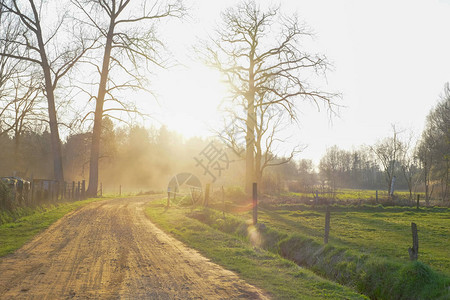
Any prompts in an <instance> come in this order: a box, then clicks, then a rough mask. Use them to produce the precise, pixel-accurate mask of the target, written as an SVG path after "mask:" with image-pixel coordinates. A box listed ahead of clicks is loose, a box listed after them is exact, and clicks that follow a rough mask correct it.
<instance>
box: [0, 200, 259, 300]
mask: <svg viewBox="0 0 450 300" xmlns="http://www.w3.org/2000/svg"><path fill="white" fill-rule="evenodd" d="M149 200H150V198H148V197H147V198H130V199H114V200H108V201H102V202H96V203H92V204H90V205H88V206H86V207H84V208H82V209H80V210H78V211H76V212H73V213H71V214H68V215H66V216H65V217H64V218H62V219H61V220H59V221H58V222H56V223H55V224H53V225H52V226H51V227H50V228H49V229H48V230H46V231H45V232H43V233H41V234H40V235H39V236H37V237H36V238H35V239H34V240H33V241H31V242H30V243H28V244H26V245H25V246H24V247H22V248H21V249H19V250H18V251H16V253H14V254H12V255H9V256H7V257H5V258H3V259H2V260H1V262H0V299H264V298H265V296H264V294H263V293H262V292H261V291H259V290H258V289H256V288H255V287H253V286H250V285H248V284H247V283H245V282H244V281H242V280H240V279H239V278H238V277H237V276H236V274H234V273H232V272H230V271H227V270H224V269H223V268H221V267H219V266H218V265H216V264H213V263H212V262H210V261H208V260H207V259H206V258H204V257H202V256H201V255H200V254H199V253H198V252H196V251H194V250H192V249H189V248H187V247H186V246H184V245H183V244H182V243H180V242H179V241H177V240H176V239H174V238H172V237H170V236H168V235H167V234H165V233H164V232H162V231H161V230H159V229H158V228H157V227H156V226H155V225H154V224H153V223H151V222H150V221H149V220H148V219H147V218H146V217H145V215H144V211H143V209H144V205H145V203H146V202H147V201H149Z"/></svg>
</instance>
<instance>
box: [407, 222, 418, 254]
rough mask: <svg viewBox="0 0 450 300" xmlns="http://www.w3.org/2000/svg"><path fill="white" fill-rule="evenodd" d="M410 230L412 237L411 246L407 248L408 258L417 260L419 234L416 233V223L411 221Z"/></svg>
mask: <svg viewBox="0 0 450 300" xmlns="http://www.w3.org/2000/svg"><path fill="white" fill-rule="evenodd" d="M411 231H412V238H413V246H412V248H408V252H409V259H410V260H417V258H418V257H419V236H418V235H417V225H416V223H411Z"/></svg>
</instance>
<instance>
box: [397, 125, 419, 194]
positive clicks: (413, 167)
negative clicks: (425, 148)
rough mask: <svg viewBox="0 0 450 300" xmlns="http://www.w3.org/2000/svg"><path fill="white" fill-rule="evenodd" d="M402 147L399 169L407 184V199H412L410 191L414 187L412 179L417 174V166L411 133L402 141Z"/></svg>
mask: <svg viewBox="0 0 450 300" xmlns="http://www.w3.org/2000/svg"><path fill="white" fill-rule="evenodd" d="M402 144H403V147H402V149H401V153H400V160H399V161H400V169H401V172H402V175H403V177H404V178H405V181H406V183H407V185H408V190H409V200H412V198H413V196H412V191H413V188H414V179H415V177H416V176H415V175H416V174H417V171H418V168H417V164H416V159H415V153H414V149H413V147H412V144H413V135H412V134H410V135H409V136H408V137H407V139H405V140H404V141H403V143H402Z"/></svg>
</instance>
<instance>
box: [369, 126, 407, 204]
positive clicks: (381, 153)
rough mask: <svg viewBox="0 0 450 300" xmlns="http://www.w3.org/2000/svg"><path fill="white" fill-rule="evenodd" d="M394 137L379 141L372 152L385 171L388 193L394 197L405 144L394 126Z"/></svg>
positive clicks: (372, 148)
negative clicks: (394, 186)
mask: <svg viewBox="0 0 450 300" xmlns="http://www.w3.org/2000/svg"><path fill="white" fill-rule="evenodd" d="M392 131H393V135H392V137H389V138H385V139H383V140H381V141H378V143H377V144H375V146H373V147H371V150H372V151H373V153H374V154H375V155H376V157H377V160H378V162H379V163H380V165H381V166H382V168H383V170H384V175H385V180H386V184H387V191H388V194H389V195H391V196H392V195H393V189H392V187H393V186H392V184H393V183H394V181H395V178H396V174H397V169H398V165H399V160H400V159H401V155H402V152H403V151H404V144H403V143H402V142H401V141H400V140H399V137H398V135H399V133H400V132H399V131H398V130H397V129H396V128H395V125H392Z"/></svg>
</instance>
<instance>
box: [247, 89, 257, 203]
mask: <svg viewBox="0 0 450 300" xmlns="http://www.w3.org/2000/svg"><path fill="white" fill-rule="evenodd" d="M252 98H253V100H252V101H251V102H250V101H249V105H248V111H247V137H246V153H245V192H246V193H247V194H248V195H251V193H252V187H253V182H254V181H255V153H254V148H255V118H254V115H255V113H254V111H255V105H254V97H252Z"/></svg>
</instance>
